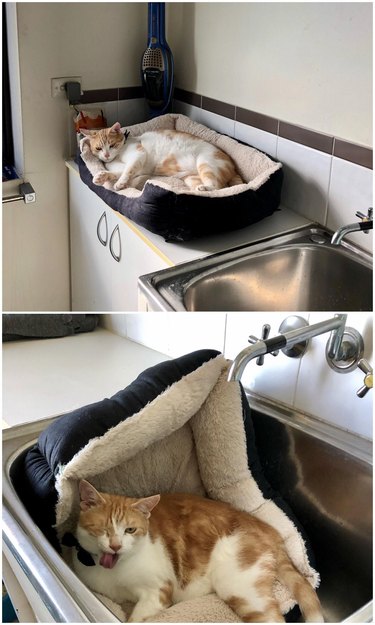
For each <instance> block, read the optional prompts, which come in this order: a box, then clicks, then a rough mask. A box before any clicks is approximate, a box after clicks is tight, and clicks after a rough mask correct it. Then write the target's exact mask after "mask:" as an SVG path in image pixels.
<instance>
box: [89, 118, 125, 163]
mask: <svg viewBox="0 0 375 625" xmlns="http://www.w3.org/2000/svg"><path fill="white" fill-rule="evenodd" d="M81 133H82V134H83V135H85V136H86V137H88V138H89V143H90V149H91V152H92V153H93V154H94V155H95V156H97V157H98V158H99V159H100V160H101V161H103V162H104V163H109V162H110V161H113V159H114V158H116V156H117V155H118V154H119V152H120V150H121V148H122V147H123V145H124V143H125V140H126V137H127V133H126V131H125V129H124V128H121V125H120V124H119V123H118V122H116V124H114V125H113V126H111V128H103V129H102V130H84V129H83V128H82V129H81Z"/></svg>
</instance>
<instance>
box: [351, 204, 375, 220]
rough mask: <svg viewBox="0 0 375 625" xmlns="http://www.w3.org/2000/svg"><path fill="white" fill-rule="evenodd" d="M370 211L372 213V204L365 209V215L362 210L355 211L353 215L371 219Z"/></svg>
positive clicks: (362, 218)
mask: <svg viewBox="0 0 375 625" xmlns="http://www.w3.org/2000/svg"><path fill="white" fill-rule="evenodd" d="M372 213H373V209H372V206H370V208H368V209H367V215H365V214H364V213H362V211H357V212H356V214H355V215H356V217H359V219H361V220H362V221H371V220H372Z"/></svg>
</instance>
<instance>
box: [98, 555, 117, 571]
mask: <svg viewBox="0 0 375 625" xmlns="http://www.w3.org/2000/svg"><path fill="white" fill-rule="evenodd" d="M117 560H118V555H117V553H103V555H102V557H101V558H100V560H99V564H101V565H102V566H104V568H105V569H113V567H114V566H115V564H116V562H117Z"/></svg>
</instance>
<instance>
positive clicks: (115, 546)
mask: <svg viewBox="0 0 375 625" xmlns="http://www.w3.org/2000/svg"><path fill="white" fill-rule="evenodd" d="M109 547H110V549H112V551H120V549H121V545H120V544H119V543H109Z"/></svg>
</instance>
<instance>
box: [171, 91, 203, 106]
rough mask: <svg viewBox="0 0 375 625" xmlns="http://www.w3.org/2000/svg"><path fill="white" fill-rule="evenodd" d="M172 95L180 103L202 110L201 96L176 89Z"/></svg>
mask: <svg viewBox="0 0 375 625" xmlns="http://www.w3.org/2000/svg"><path fill="white" fill-rule="evenodd" d="M173 95H174V98H175V99H176V100H181V102H185V103H186V104H191V105H192V106H197V107H198V108H202V96H201V95H199V94H198V93H192V92H191V91H185V89H179V88H178V87H176V88H175V90H174V94H173Z"/></svg>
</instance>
